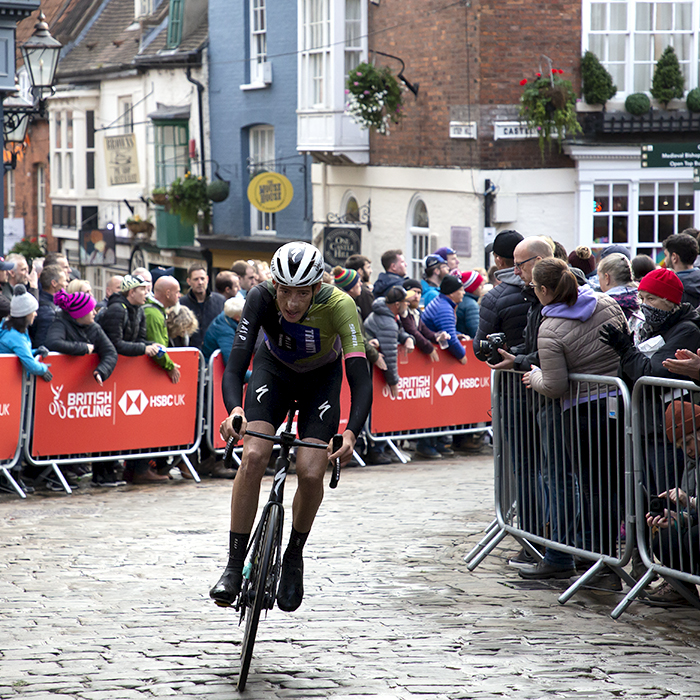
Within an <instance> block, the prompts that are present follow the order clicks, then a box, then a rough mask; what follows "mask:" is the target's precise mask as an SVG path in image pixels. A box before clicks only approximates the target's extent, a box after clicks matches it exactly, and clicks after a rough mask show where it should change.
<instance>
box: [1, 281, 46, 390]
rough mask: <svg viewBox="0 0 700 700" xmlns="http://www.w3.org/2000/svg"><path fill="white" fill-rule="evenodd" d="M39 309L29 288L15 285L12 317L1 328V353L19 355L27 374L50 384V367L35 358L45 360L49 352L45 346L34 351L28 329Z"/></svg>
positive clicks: (11, 305) (11, 306)
mask: <svg viewBox="0 0 700 700" xmlns="http://www.w3.org/2000/svg"><path fill="white" fill-rule="evenodd" d="M38 308H39V302H38V301H37V300H36V298H35V297H34V296H32V295H31V294H30V293H29V292H27V288H26V287H25V286H24V285H23V284H17V285H15V287H14V289H13V294H12V301H10V315H9V316H8V317H7V318H6V319H5V320H4V321H3V322H2V326H0V353H9V354H14V355H17V357H19V360H20V362H21V363H22V366H23V367H24V369H25V370H26V371H27V374H35V375H37V376H38V377H41V378H42V379H44V380H45V381H47V382H50V381H51V380H52V379H53V375H52V374H51V370H50V369H49V365H47V364H44V363H43V362H40V361H39V360H37V359H36V358H35V355H41V356H42V358H44V357H46V355H48V353H49V351H48V350H47V349H46V348H45V347H43V346H42V347H40V348H37V349H36V350H34V351H32V343H31V341H30V340H29V332H28V328H29V326H31V325H32V323H34V319H35V318H36V312H37V309H38Z"/></svg>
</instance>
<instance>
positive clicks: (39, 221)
mask: <svg viewBox="0 0 700 700" xmlns="http://www.w3.org/2000/svg"><path fill="white" fill-rule="evenodd" d="M36 230H37V234H38V235H39V236H44V235H45V234H46V171H45V170H44V166H43V165H37V167H36Z"/></svg>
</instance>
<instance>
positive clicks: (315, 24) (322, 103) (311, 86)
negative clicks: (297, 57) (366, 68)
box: [299, 0, 331, 109]
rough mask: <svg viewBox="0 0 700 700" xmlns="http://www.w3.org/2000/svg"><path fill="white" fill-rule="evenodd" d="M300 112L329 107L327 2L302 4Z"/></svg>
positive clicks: (305, 0)
mask: <svg viewBox="0 0 700 700" xmlns="http://www.w3.org/2000/svg"><path fill="white" fill-rule="evenodd" d="M301 10H302V22H301V27H302V32H301V40H302V41H301V43H302V46H301V81H300V99H299V103H300V107H301V108H302V109H313V108H322V107H328V106H329V99H330V86H329V85H328V82H329V72H330V49H331V47H330V31H331V22H330V0H301Z"/></svg>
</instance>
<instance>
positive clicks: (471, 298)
mask: <svg viewBox="0 0 700 700" xmlns="http://www.w3.org/2000/svg"><path fill="white" fill-rule="evenodd" d="M460 279H461V280H462V286H463V287H464V298H463V299H462V301H460V302H459V304H458V306H457V332H458V333H464V335H468V336H469V337H470V338H473V337H474V336H475V335H476V332H477V331H478V330H479V299H481V291H482V285H483V284H484V278H483V277H482V276H481V275H480V274H479V273H478V272H477V271H476V270H472V272H463V273H462V274H461V277H460Z"/></svg>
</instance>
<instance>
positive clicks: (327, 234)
mask: <svg viewBox="0 0 700 700" xmlns="http://www.w3.org/2000/svg"><path fill="white" fill-rule="evenodd" d="M361 247H362V229H361V228H359V227H355V226H326V227H324V229H323V259H324V260H325V261H326V262H327V263H328V264H329V265H330V266H331V267H335V266H336V265H341V266H345V261H346V260H347V258H348V257H350V256H351V255H357V254H359V253H360V249H361Z"/></svg>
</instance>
